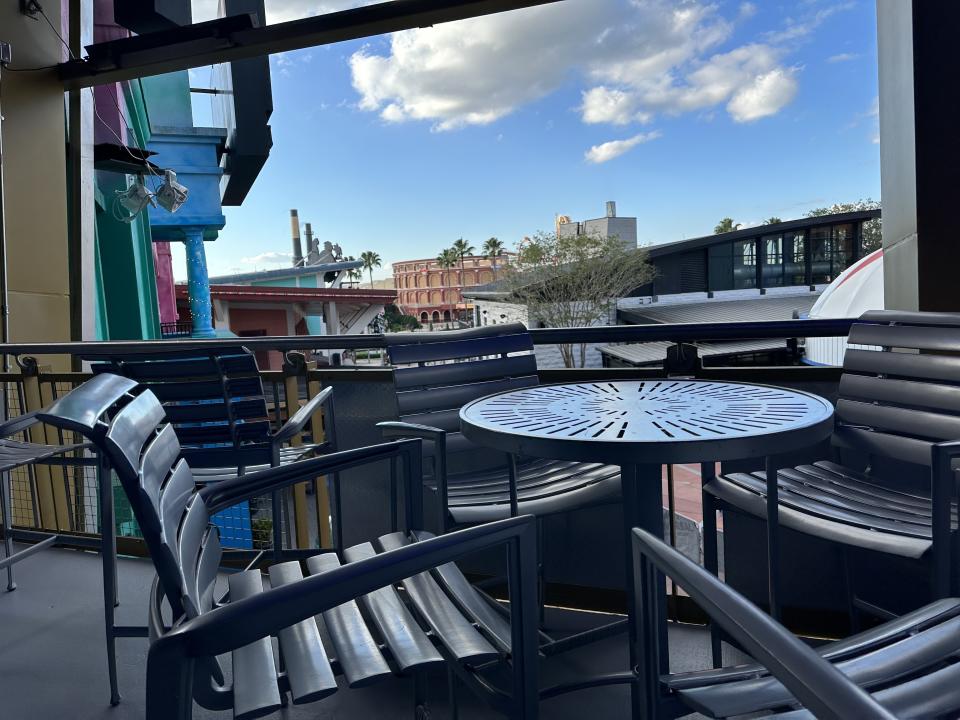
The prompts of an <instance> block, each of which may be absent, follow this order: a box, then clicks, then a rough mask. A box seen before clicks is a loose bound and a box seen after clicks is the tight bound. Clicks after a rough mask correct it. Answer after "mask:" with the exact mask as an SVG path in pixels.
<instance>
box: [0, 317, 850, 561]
mask: <svg viewBox="0 0 960 720" xmlns="http://www.w3.org/2000/svg"><path fill="white" fill-rule="evenodd" d="M853 322H855V320H854V319H839V320H787V321H766V322H752V323H689V324H674V325H641V326H637V325H628V326H612V327H589V328H557V329H538V330H532V331H531V336H532V338H533V342H534V344H535V345H537V346H544V345H553V344H558V343H598V342H602V343H613V342H663V341H668V342H671V343H676V344H683V343H690V342H694V341H710V340H714V341H716V340H732V339H737V340H740V339H743V340H749V339H761V338H762V339H770V338H803V337H843V336H845V335H847V334H848V332H849V330H850V326H851V325H852V323H853ZM491 329H492V328H491ZM448 337H449V335H448V334H447V333H445V332H436V333H418V338H420V339H427V340H432V339H435V340H437V341H440V340H444V339H447V338H448ZM386 340H387V338H386V336H384V335H339V336H295V337H250V338H242V339H241V341H240V342H242V343H243V345H244V346H246V347H247V348H249V349H250V350H251V351H263V350H277V351H282V352H283V353H284V355H285V357H286V358H287V360H288V361H287V363H285V366H284V369H283V370H282V371H278V370H265V371H262V373H261V377H262V379H263V385H264V392H265V395H266V397H267V400H268V402H267V404H268V409H269V412H270V421H271V423H272V424H273V427H274V428H279V427H280V426H281V425H282V424H283V422H284V421H285V419H286V418H287V417H288V416H289V414H290V413H291V411H295V409H296V407H298V406H299V404H300V403H301V402H302V401H303V400H304V399H305V398H307V397H312V396H313V395H315V394H316V393H317V392H319V390H320V388H321V387H322V386H325V385H333V386H334V387H335V390H334V397H335V402H336V407H337V416H338V420H337V428H338V432H337V435H338V437H339V438H341V440H343V439H344V438H346V439H347V442H346V443H343V445H344V447H356V446H360V445H364V444H371V443H373V442H377V441H378V440H379V434H378V433H377V431H376V429H375V423H376V422H377V421H378V420H381V419H395V418H394V417H392V416H391V410H392V409H393V408H394V399H393V397H394V396H393V387H392V375H393V372H392V369H391V368H390V367H389V366H386V367H385V366H377V365H374V364H369V365H367V364H357V365H353V366H341V367H322V366H321V367H318V366H317V365H316V363H312V362H307V361H305V359H304V356H302V355H300V353H304V352H306V353H307V357H309V353H310V351H313V350H327V351H330V350H340V351H342V350H348V349H349V350H351V351H352V353H353V354H354V355H360V354H362V353H363V352H364V351H365V352H366V354H367V355H368V356H371V357H373V356H375V357H378V358H379V357H383V356H385V354H386V353H385V348H386V345H387V342H386ZM236 342H237V341H236V340H234V341H233V342H232V344H236ZM224 343H225V341H224V340H223V339H212V340H198V339H192V338H191V339H172V340H163V341H107V342H67V343H52V342H51V343H35V342H33V343H9V344H6V345H0V354H7V355H11V356H15V357H16V358H17V361H18V366H19V367H20V368H21V372H19V373H6V374H2V375H0V382H3V383H4V387H6V389H7V391H6V401H7V402H6V407H7V411H8V416H16V415H18V414H20V413H23V412H29V411H32V410H36V409H39V408H40V407H42V406H44V405H47V404H49V403H50V402H52V401H53V400H55V399H56V398H57V397H59V396H60V395H62V394H63V393H64V392H66V391H68V390H69V389H70V388H72V387H73V386H75V385H77V384H79V383H81V382H83V381H84V380H86V379H87V378H88V377H89V375H88V374H87V373H84V372H53V371H51V370H49V367H50V366H51V365H55V364H59V365H61V366H63V365H65V364H66V360H65V359H61V360H60V361H59V363H58V362H57V361H56V359H55V358H56V357H57V356H61V358H63V356H70V357H72V358H78V357H82V358H84V359H92V358H97V357H106V356H110V355H111V354H126V353H132V352H138V353H142V352H150V351H151V350H158V351H160V350H165V351H169V350H172V349H177V350H191V349H197V350H201V349H202V350H209V349H212V348H215V347H217V346H218V345H223V344H224ZM668 355H669V354H668ZM34 356H35V357H38V358H39V359H40V360H39V362H38V361H34V360H32V358H33V357H34ZM694 356H695V352H694ZM685 357H686V358H687V359H688V360H689V357H690V354H689V353H687V354H686V355H685ZM291 360H292V361H293V362H291ZM45 366H46V367H45ZM678 373H679V374H683V375H685V376H691V377H696V378H703V379H725V380H741V381H750V382H760V383H770V384H780V385H788V386H793V387H801V388H806V389H810V390H812V391H814V392H817V393H819V394H822V395H824V396H827V397H832V396H835V394H836V390H837V383H838V381H839V377H840V369H839V368H830V367H812V366H779V367H778V366H767V367H761V366H751V367H742V366H739V367H713V366H711V367H703V366H702V364H700V363H699V362H696V363H694V364H693V365H692V366H691V365H690V364H689V362H687V363H686V364H685V366H684V367H683V368H679V369H678V368H677V367H674V366H672V365H671V361H670V359H669V357H667V356H665V358H664V364H663V365H662V366H661V367H644V368H636V367H625V368H601V367H592V368H582V369H567V368H561V369H544V370H541V371H540V372H539V375H540V378H541V380H542V381H543V382H574V381H585V380H598V379H613V378H648V377H649V378H657V377H666V376H669V375H675V374H678ZM344 425H345V426H346V427H343V426H344ZM24 439H28V440H32V441H34V442H37V441H46V442H60V443H62V442H70V441H71V440H75V439H74V438H69V437H45V436H37V437H33V436H31V437H25V438H24ZM678 473H679V474H681V475H682V474H683V473H688V469H677V470H676V472H675V469H674V468H668V471H667V483H666V486H665V487H666V493H667V494H666V495H665V497H664V504H665V506H667V508H668V510H669V514H668V517H669V523H668V532H669V535H670V538H671V540H673V541H674V542H675V543H676V542H677V541H678V538H680V539H681V541H682V539H683V537H687V536H689V535H690V533H691V532H695V531H696V530H697V527H696V526H697V524H698V518H696V517H694V518H692V519H691V518H688V517H686V516H685V515H684V512H686V511H687V509H688V508H686V507H684V498H683V497H682V492H681V493H680V498H679V500H678V491H677V488H678V485H677V481H676V479H675V475H677V474H678ZM11 480H12V483H11V484H12V487H13V509H14V524H15V526H16V527H17V528H18V530H21V531H24V535H23V537H24V538H27V537H29V533H30V532H31V531H32V532H36V531H37V530H44V529H46V530H51V529H53V530H56V531H57V532H58V533H60V534H62V535H66V536H68V537H69V536H75V537H77V539H78V542H77V544H78V545H81V546H82V545H85V544H86V545H87V546H89V545H91V544H92V542H91V541H93V540H95V539H97V538H98V534H99V531H100V528H99V526H98V525H97V518H98V516H99V512H98V508H97V504H96V503H97V498H98V494H97V492H96V483H97V478H96V476H95V472H94V469H93V468H90V467H80V468H67V467H48V468H46V469H44V467H43V466H39V465H38V466H35V467H28V468H18V469H17V470H15V471H13V474H12V476H11ZM116 495H117V498H118V499H117V501H115V514H116V516H117V530H118V535H119V537H120V549H121V552H125V553H130V554H143V553H145V552H146V549H145V547H143V545H142V543H141V542H140V541H139V540H138V535H139V533H138V531H137V529H136V526H135V523H134V522H133V517H132V514H131V513H130V511H129V508H128V507H126V506H125V502H124V500H123V494H122V493H121V492H117V493H116ZM697 500H699V495H697ZM341 501H342V502H343V503H344V508H345V512H346V513H347V517H348V522H349V523H351V524H358V527H359V528H360V529H359V531H358V534H359V535H361V536H362V535H364V534H366V533H365V532H364V531H365V530H366V529H367V528H365V527H361V526H363V524H364V522H366V520H359V521H354V520H349V517H350V515H351V514H354V513H355V512H356V510H355V509H354V508H351V507H350V502H351V500H350V494H349V492H346V493H345V494H344V496H343V497H342V498H341ZM355 502H359V503H360V504H361V505H362V504H363V503H364V501H363V500H356V501H355ZM255 505H256V507H251V508H248V509H247V515H246V516H245V518H241V519H240V520H237V519H234V520H230V519H226V518H222V519H221V521H223V522H229V523H238V524H241V525H242V524H243V523H244V522H246V523H247V527H248V532H249V533H250V535H251V536H252V537H251V539H252V545H251V546H252V547H253V548H254V549H265V548H268V547H269V546H270V542H271V538H270V535H271V533H270V532H269V531H264V528H263V527H261V526H265V523H266V522H268V521H269V523H271V524H272V523H273V522H274V521H276V520H279V522H281V524H282V528H283V533H282V535H283V537H284V539H285V544H287V545H289V546H290V547H299V548H306V547H310V546H317V545H320V546H324V547H330V546H331V545H332V533H331V528H330V525H329V521H330V515H331V508H330V498H329V496H328V487H327V484H326V483H324V482H316V483H313V484H312V487H307V486H305V487H302V488H298V489H296V490H294V491H293V492H291V493H290V495H289V496H288V497H287V498H286V502H285V503H284V511H283V514H282V517H281V518H279V519H277V518H273V517H272V516H270V512H269V510H270V503H269V502H266V501H265V502H263V503H256V504H255ZM689 514H690V513H688V515H689ZM251 525H253V526H252V527H250V526H251ZM370 536H372V534H371V535H370ZM225 544H227V545H229V544H230V542H229V536H228V538H227V542H226V543H225ZM690 552H692V553H697V552H698V548H696V547H695V548H693V550H690Z"/></svg>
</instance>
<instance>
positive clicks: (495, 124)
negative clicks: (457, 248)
mask: <svg viewBox="0 0 960 720" xmlns="http://www.w3.org/2000/svg"><path fill="white" fill-rule="evenodd" d="M354 4H359V3H357V2H349V1H348V0H326V1H323V2H321V1H318V2H311V1H310V0H273V2H272V3H271V0H267V11H268V19H269V20H270V21H271V22H276V21H279V20H285V19H290V18H292V17H298V16H303V15H306V14H311V13H317V12H325V11H330V10H336V9H341V8H343V7H348V6H351V5H354ZM205 11H206V9H205V6H204V5H203V3H202V2H201V3H196V2H195V19H203V17H204V12H205ZM875 28H876V19H875V9H874V3H873V2H872V0H855V1H853V2H844V1H831V0H795V1H791V2H786V1H784V2H775V1H769V2H767V1H764V2H760V1H759V0H758V1H757V2H755V3H748V2H739V1H737V2H715V3H709V2H704V3H700V2H671V1H668V0H566V1H565V2H563V3H559V4H558V5H554V6H544V7H540V8H534V9H528V10H522V11H516V12H515V13H510V14H504V15H501V16H496V17H490V18H482V19H476V20H471V21H465V22H461V23H452V24H447V25H443V26H438V27H436V28H433V29H424V30H415V31H411V32H408V33H400V34H397V35H395V36H384V37H377V38H371V39H368V40H367V41H364V42H351V43H342V44H338V45H333V46H328V47H322V48H314V49H310V50H304V51H299V52H295V53H286V54H283V55H281V56H274V58H273V59H272V61H271V67H272V71H273V72H272V75H273V93H274V107H275V109H274V114H273V118H272V120H271V124H272V126H273V137H274V147H273V151H272V153H271V156H270V159H269V161H268V162H267V165H266V167H265V168H264V171H263V172H262V174H261V175H260V177H259V179H258V180H257V182H256V184H255V185H254V187H253V189H252V191H251V192H250V194H249V196H248V197H247V199H246V202H245V203H244V205H243V206H242V207H240V208H227V209H226V210H225V214H226V217H227V226H226V228H225V229H224V231H223V232H222V233H221V236H220V239H219V240H217V241H216V242H214V243H208V244H207V257H208V263H209V267H210V272H211V274H220V273H225V272H231V271H240V270H243V271H247V270H251V269H254V268H260V269H263V268H267V267H278V266H282V265H287V264H289V252H290V238H289V210H290V209H291V208H294V207H296V208H298V209H299V212H300V219H301V221H304V222H306V221H309V222H311V223H312V224H313V227H314V229H315V231H316V232H317V233H319V237H320V239H321V241H323V240H330V241H331V242H336V243H339V244H340V245H341V246H342V247H343V249H344V251H345V253H347V254H352V255H359V254H360V253H361V252H362V251H364V250H375V251H377V252H378V253H379V254H380V255H381V257H382V258H383V260H384V267H383V268H382V270H381V271H380V272H379V273H378V275H379V276H381V277H385V276H387V275H388V274H389V272H390V270H389V263H390V262H392V261H396V260H402V259H409V258H420V257H433V256H435V255H436V254H437V253H438V252H439V251H440V250H441V249H442V248H444V247H447V246H449V244H450V243H451V242H452V241H453V240H455V239H457V238H458V237H464V238H466V239H468V240H470V241H471V242H472V243H473V244H475V245H478V246H479V245H480V244H481V243H482V242H483V240H485V239H486V238H488V237H490V236H496V237H499V238H500V239H501V240H503V241H504V242H505V243H506V244H507V246H508V247H510V248H512V247H513V245H514V244H515V243H516V242H518V241H519V240H520V239H522V237H523V236H524V235H530V234H532V233H534V232H536V231H537V230H549V229H551V228H552V227H553V223H554V216H555V215H556V214H564V215H570V216H572V217H573V218H574V219H587V218H593V217H598V216H600V215H602V214H603V207H604V201H606V200H616V201H617V206H618V211H619V214H621V215H631V216H636V217H637V219H638V236H639V239H640V242H641V244H655V243H659V242H669V241H674V240H679V239H682V238H684V237H695V236H699V235H704V234H707V233H709V232H711V231H712V229H713V226H714V225H715V224H716V222H717V221H718V220H719V219H720V218H721V217H723V216H726V215H729V216H731V217H733V218H734V219H735V220H736V221H737V222H742V223H745V224H754V223H758V222H760V221H762V220H763V219H764V218H767V217H769V216H771V215H776V216H779V217H781V218H783V219H785V220H786V219H791V218H795V217H800V216H801V215H802V214H803V213H804V212H806V211H807V210H809V209H811V208H813V207H817V206H822V205H829V204H831V203H834V202H845V201H852V200H856V199H858V198H865V197H872V198H874V199H879V195H880V159H879V145H878V144H877V117H876V103H877V100H876V98H877V61H876V29H875ZM208 76H209V71H204V70H199V71H196V72H195V73H194V83H195V84H196V83H198V82H199V83H201V84H203V82H204V81H205V80H206V78H207V77H208ZM197 98H199V99H197ZM205 102H206V101H205V100H204V99H203V98H202V96H195V103H197V107H196V108H195V114H196V116H197V118H198V119H202V118H203V117H204V115H205V108H204V107H202V105H203V103H205ZM175 270H177V274H178V276H180V275H183V274H184V271H183V265H182V262H179V261H176V260H175ZM376 275H377V274H375V276H376Z"/></svg>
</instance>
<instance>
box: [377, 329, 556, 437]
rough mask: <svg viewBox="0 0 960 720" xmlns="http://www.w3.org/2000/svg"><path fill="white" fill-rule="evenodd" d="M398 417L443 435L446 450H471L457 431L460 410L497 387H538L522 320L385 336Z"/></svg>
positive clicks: (531, 347)
mask: <svg viewBox="0 0 960 720" xmlns="http://www.w3.org/2000/svg"><path fill="white" fill-rule="evenodd" d="M387 353H388V355H389V358H390V362H391V364H392V365H394V366H395V369H394V371H393V373H394V384H395V388H396V397H397V415H398V417H399V418H400V419H401V420H403V421H405V422H410V423H419V424H423V425H432V426H434V427H438V428H440V429H442V430H446V431H447V434H448V454H449V453H457V452H463V451H466V450H472V449H476V446H474V445H473V444H472V443H470V442H468V441H467V440H466V439H465V438H463V437H462V436H461V435H460V433H459V431H460V420H459V412H460V408H461V407H463V406H464V405H465V404H466V403H468V402H470V401H471V400H475V399H477V398H480V397H483V396H484V395H490V394H492V393H495V392H500V391H502V390H512V389H515V388H521V387H530V386H532V385H537V384H538V383H539V380H538V378H537V358H536V356H535V355H534V354H533V340H532V339H531V337H530V333H529V332H527V329H526V328H525V327H524V326H523V325H522V324H521V323H512V324H505V325H490V326H486V327H480V328H471V329H469V330H453V331H449V332H439V333H415V332H409V333H396V334H392V335H387Z"/></svg>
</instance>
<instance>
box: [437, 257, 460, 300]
mask: <svg viewBox="0 0 960 720" xmlns="http://www.w3.org/2000/svg"><path fill="white" fill-rule="evenodd" d="M437 264H438V265H439V266H440V267H442V268H443V269H444V270H446V271H447V282H446V285H447V287H450V268H452V267H453V266H455V265H456V264H457V253H456V251H455V250H454V249H453V248H447V249H446V250H442V251H441V252H440V254H439V255H437ZM444 294H446V290H444Z"/></svg>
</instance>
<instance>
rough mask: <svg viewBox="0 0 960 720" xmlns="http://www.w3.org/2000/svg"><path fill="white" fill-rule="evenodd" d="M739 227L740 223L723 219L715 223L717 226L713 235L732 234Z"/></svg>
mask: <svg viewBox="0 0 960 720" xmlns="http://www.w3.org/2000/svg"><path fill="white" fill-rule="evenodd" d="M739 227H740V223H734V222H733V218H729V217H725V218H723V220H721V221H720V222H718V223H717V226H716V227H715V228H714V229H713V232H714V234H715V235H719V234H720V233H727V232H733V231H734V230H737V229H738V228H739Z"/></svg>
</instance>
